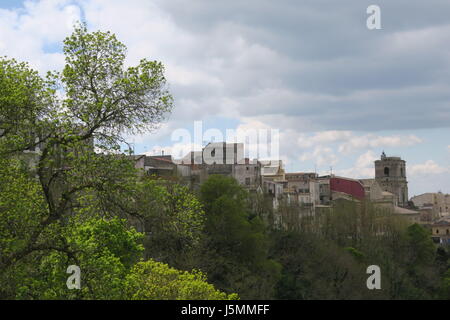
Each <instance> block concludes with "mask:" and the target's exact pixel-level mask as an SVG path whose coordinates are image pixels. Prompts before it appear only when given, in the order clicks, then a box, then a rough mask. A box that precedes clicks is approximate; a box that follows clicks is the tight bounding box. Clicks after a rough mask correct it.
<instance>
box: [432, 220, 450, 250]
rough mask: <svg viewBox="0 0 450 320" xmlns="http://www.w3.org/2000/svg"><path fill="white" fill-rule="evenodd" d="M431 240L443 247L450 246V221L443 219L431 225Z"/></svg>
mask: <svg viewBox="0 0 450 320" xmlns="http://www.w3.org/2000/svg"><path fill="white" fill-rule="evenodd" d="M431 238H432V239H433V241H434V242H436V243H439V244H442V245H450V220H449V219H448V218H447V219H441V220H439V221H437V222H435V223H434V224H432V225H431Z"/></svg>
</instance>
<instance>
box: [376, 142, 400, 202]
mask: <svg viewBox="0 0 450 320" xmlns="http://www.w3.org/2000/svg"><path fill="white" fill-rule="evenodd" d="M375 180H376V181H377V182H378V184H379V185H380V186H381V188H382V189H383V190H384V191H388V192H391V193H393V194H394V195H395V196H396V197H397V201H398V206H400V207H406V206H407V205H408V181H407V180H406V161H404V160H402V159H401V158H400V157H386V154H385V153H384V151H383V153H382V154H381V159H380V160H376V161H375Z"/></svg>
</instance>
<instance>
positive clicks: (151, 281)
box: [125, 260, 238, 300]
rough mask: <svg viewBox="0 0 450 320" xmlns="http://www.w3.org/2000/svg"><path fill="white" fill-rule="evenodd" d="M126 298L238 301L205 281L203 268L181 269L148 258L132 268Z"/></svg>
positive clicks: (128, 277) (126, 286)
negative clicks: (201, 269) (199, 269)
mask: <svg viewBox="0 0 450 320" xmlns="http://www.w3.org/2000/svg"><path fill="white" fill-rule="evenodd" d="M125 298H127V299H133V300H236V299H238V296H237V295H236V294H229V295H228V294H225V293H222V292H220V291H218V290H216V289H215V288H214V287H213V286H212V285H211V284H208V283H207V282H206V277H205V275H204V274H202V273H201V272H200V271H195V270H194V271H192V272H186V271H179V270H175V269H173V268H170V267H169V266H168V265H167V264H163V263H160V262H155V261H153V260H149V261H146V262H141V263H138V264H136V265H135V266H134V267H133V270H132V271H131V273H130V274H128V276H127V278H126V285H125Z"/></svg>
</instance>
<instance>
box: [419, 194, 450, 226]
mask: <svg viewBox="0 0 450 320" xmlns="http://www.w3.org/2000/svg"><path fill="white" fill-rule="evenodd" d="M411 201H412V202H413V204H414V206H415V207H417V208H418V210H420V211H422V212H424V213H428V214H429V215H431V218H432V219H433V220H438V219H440V218H444V217H449V216H450V194H444V193H442V192H437V193H424V194H421V195H418V196H414V197H412V198H411Z"/></svg>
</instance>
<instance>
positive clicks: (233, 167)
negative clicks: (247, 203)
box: [177, 142, 262, 191]
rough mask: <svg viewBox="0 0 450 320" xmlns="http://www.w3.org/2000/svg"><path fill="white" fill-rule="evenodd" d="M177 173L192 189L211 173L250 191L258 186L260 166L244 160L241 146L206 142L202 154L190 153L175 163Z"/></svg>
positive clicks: (197, 152) (240, 144)
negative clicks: (231, 179)
mask: <svg viewBox="0 0 450 320" xmlns="http://www.w3.org/2000/svg"><path fill="white" fill-rule="evenodd" d="M177 170H178V173H179V175H180V176H181V177H182V178H183V179H184V180H185V181H186V182H187V183H188V184H189V185H190V186H191V187H192V188H194V189H196V188H198V187H199V186H200V185H201V184H202V183H203V182H205V181H206V180H207V179H208V177H209V176H210V175H214V174H219V175H224V176H229V177H233V178H234V179H236V181H238V182H239V183H240V184H241V185H242V186H244V187H245V188H247V189H248V190H250V191H257V190H258V189H259V188H261V186H262V177H261V164H260V163H259V162H258V161H257V160H250V159H248V158H245V157H244V145H243V144H242V143H225V142H215V143H209V144H208V145H206V146H205V147H204V148H203V150H202V151H196V152H190V153H189V154H188V155H187V156H185V157H184V158H183V159H181V160H180V161H178V165H177Z"/></svg>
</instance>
